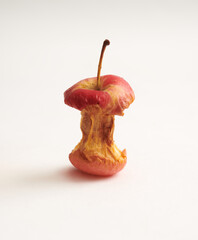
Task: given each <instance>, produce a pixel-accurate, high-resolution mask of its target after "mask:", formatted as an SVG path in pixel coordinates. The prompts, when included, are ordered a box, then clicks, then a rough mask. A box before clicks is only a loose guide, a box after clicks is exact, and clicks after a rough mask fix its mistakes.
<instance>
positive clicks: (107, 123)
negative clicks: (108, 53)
mask: <svg viewBox="0 0 198 240" xmlns="http://www.w3.org/2000/svg"><path fill="white" fill-rule="evenodd" d="M109 43H110V42H109V40H105V41H104V43H103V47H102V51H101V56H100V61H99V65H98V75H97V77H94V78H87V79H84V80H81V81H79V82H78V83H76V84H75V85H73V86H72V87H71V88H69V89H68V90H66V91H65V92H64V102H65V104H67V105H69V106H71V107H74V108H76V109H78V110H80V111H81V116H82V117H81V131H82V134H83V136H82V139H81V141H80V143H79V144H78V145H77V146H76V147H75V148H74V150H73V151H72V152H71V153H70V155H69V159H70V162H71V163H72V164H73V165H74V166H75V167H76V168H78V169H79V170H81V171H83V172H86V173H89V174H93V175H100V176H110V175H113V174H115V173H117V172H119V171H120V170H121V169H122V168H123V167H124V166H125V164H126V161H127V156H126V150H123V151H120V150H119V149H118V147H117V146H116V145H115V143H114V140H113V132H114V115H120V116H122V115H124V113H123V111H124V109H126V108H128V107H129V105H130V104H131V103H132V102H133V101H134V99H135V95H134V92H133V90H132V88H131V87H130V85H129V84H128V83H127V82H126V81H125V80H124V79H123V78H121V77H118V76H114V75H105V76H101V77H100V71H101V66H102V58H103V54H104V50H105V47H106V46H107V45H109Z"/></svg>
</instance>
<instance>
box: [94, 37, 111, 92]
mask: <svg viewBox="0 0 198 240" xmlns="http://www.w3.org/2000/svg"><path fill="white" fill-rule="evenodd" d="M109 44H110V41H109V40H108V39H106V40H105V41H104V42H103V45H102V50H101V54H100V60H99V64H98V74H97V88H98V90H100V72H101V68H102V59H103V55H104V51H105V48H106V46H108V45H109Z"/></svg>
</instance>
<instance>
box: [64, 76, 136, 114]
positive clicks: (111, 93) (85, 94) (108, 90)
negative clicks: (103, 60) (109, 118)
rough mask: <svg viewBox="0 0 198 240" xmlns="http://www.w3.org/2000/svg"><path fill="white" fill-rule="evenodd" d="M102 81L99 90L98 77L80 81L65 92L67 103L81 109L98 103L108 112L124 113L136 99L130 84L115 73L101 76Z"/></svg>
mask: <svg viewBox="0 0 198 240" xmlns="http://www.w3.org/2000/svg"><path fill="white" fill-rule="evenodd" d="M100 82H101V87H100V90H97V78H96V77H94V78H87V79H84V80H81V81H79V82H78V83H76V84H75V85H73V86H72V87H71V88H69V89H68V90H66V91H65V92H64V102H65V104H67V105H69V106H71V107H73V108H76V109H78V110H80V111H81V110H83V109H84V108H85V107H86V106H87V105H94V104H98V105H99V106H100V107H101V108H102V109H103V110H104V112H106V113H107V114H112V115H121V116H122V115H124V113H123V111H124V109H125V108H128V107H129V105H130V104H131V103H132V102H133V101H134V99H135V95H134V92H133V90H132V88H131V87H130V85H129V84H128V83H127V82H126V81H125V80H124V79H123V78H121V77H118V76H115V75H105V76H101V77H100Z"/></svg>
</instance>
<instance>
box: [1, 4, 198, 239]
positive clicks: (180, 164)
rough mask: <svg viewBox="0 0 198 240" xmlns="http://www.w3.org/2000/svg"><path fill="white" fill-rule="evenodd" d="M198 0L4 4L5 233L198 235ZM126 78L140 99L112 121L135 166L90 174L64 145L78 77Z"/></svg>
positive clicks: (70, 142)
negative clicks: (67, 97) (69, 97)
mask: <svg viewBox="0 0 198 240" xmlns="http://www.w3.org/2000/svg"><path fill="white" fill-rule="evenodd" d="M197 26H198V2H197V1H129V0H128V1H124V0H123V1H98V2H97V1H2V0H1V2H0V34H1V37H0V52H1V54H0V66H1V67H0V109H1V116H0V123H1V124H0V228H1V230H0V239H1V240H11V239H21V240H23V239H25V240H33V239H47V240H48V239H49V240H51V239H53V240H54V239H70V240H73V239H87V240H91V239H96V240H97V239H127V240H128V239H130V240H131V239H135V240H145V239H146V240H155V239H156V240H196V239H198V232H197V217H198V206H197V202H198V191H197V184H198V177H197V171H198V153H197V146H198V137H197V136H198V128H197V122H198V112H197V109H198V95H197V89H198V70H197V66H198V28H197ZM105 38H109V39H110V41H111V45H110V46H109V47H108V48H107V50H106V53H105V57H104V62H103V68H102V75H104V74H109V73H111V74H115V75H120V76H122V77H124V78H125V79H126V80H127V81H128V82H129V83H130V84H131V86H132V87H133V89H134V91H135V94H136V100H135V102H134V103H133V104H132V105H131V107H130V108H129V109H128V110H126V111H125V116H124V117H123V118H122V117H117V118H116V126H115V142H116V144H117V145H118V147H119V148H120V149H123V148H125V147H126V149H127V152H128V164H127V166H126V167H125V169H124V170H123V171H122V172H120V173H119V174H117V175H116V176H114V177H111V178H97V177H92V176H88V175H84V174H82V173H80V172H78V171H76V170H74V168H73V167H72V166H71V164H70V163H69V161H68V157H67V156H68V154H69V153H70V151H71V150H72V149H73V148H74V147H75V145H76V144H77V143H78V141H79V140H80V138H81V132H80V128H79V123H80V112H78V111H77V110H75V109H71V108H69V107H67V106H65V105H64V103H63V92H64V91H65V90H66V89H67V88H68V87H70V86H71V85H73V84H74V83H75V82H77V81H79V80H81V79H83V78H86V77H92V76H96V71H97V64H98V58H99V54H100V49H101V45H102V42H103V40H104V39H105Z"/></svg>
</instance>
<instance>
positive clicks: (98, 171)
mask: <svg viewBox="0 0 198 240" xmlns="http://www.w3.org/2000/svg"><path fill="white" fill-rule="evenodd" d="M69 160H70V162H71V163H72V164H73V166H74V167H76V168H78V169H79V170H81V171H83V172H86V173H89V174H92V175H98V176H111V175H113V174H115V173H117V172H119V171H120V170H122V169H123V168H124V166H125V165H126V162H127V157H126V150H124V151H123V152H122V156H121V159H119V160H116V161H113V162H112V160H110V159H108V158H101V157H97V156H93V157H92V161H89V160H87V159H86V158H84V156H83V153H81V152H80V150H79V149H78V150H76V151H75V150H74V151H72V152H71V153H70V155H69Z"/></svg>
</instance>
